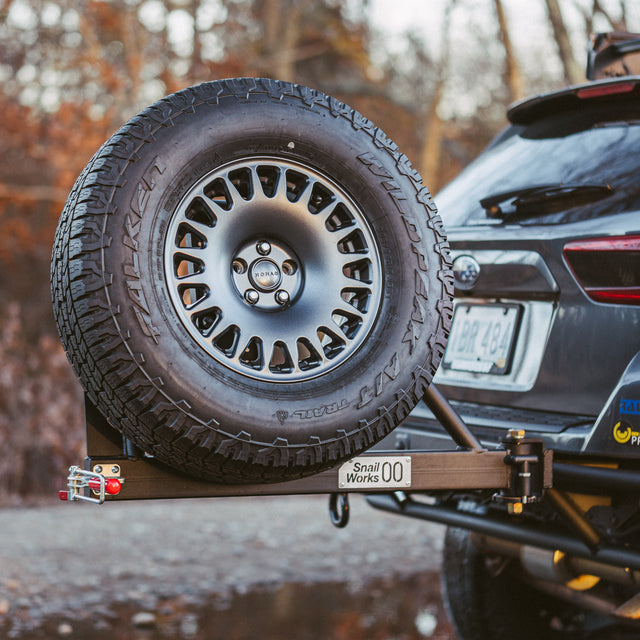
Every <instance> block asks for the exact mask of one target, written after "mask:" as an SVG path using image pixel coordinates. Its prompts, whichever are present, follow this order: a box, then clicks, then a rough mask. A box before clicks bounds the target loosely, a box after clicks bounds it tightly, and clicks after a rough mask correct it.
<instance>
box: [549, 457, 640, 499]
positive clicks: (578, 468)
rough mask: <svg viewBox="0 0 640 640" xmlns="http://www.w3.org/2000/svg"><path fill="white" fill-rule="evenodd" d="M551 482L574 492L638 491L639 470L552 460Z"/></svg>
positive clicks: (639, 488)
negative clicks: (589, 465) (588, 465)
mask: <svg viewBox="0 0 640 640" xmlns="http://www.w3.org/2000/svg"><path fill="white" fill-rule="evenodd" d="M553 484H554V486H556V487H558V488H561V489H564V490H566V491H574V492H576V493H595V494H597V495H609V494H611V493H612V492H617V493H640V472H639V471H629V470H627V469H606V468H604V467H587V466H585V465H582V464H567V463H566V462H556V461H554V463H553Z"/></svg>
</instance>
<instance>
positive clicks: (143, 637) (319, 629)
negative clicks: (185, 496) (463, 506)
mask: <svg viewBox="0 0 640 640" xmlns="http://www.w3.org/2000/svg"><path fill="white" fill-rule="evenodd" d="M15 623H17V624H15ZM34 623H36V624H37V621H29V620H22V621H19V620H15V621H14V624H11V625H9V626H6V625H0V635H1V636H6V637H7V638H16V639H18V640H36V639H42V638H46V639H55V638H66V639H68V640H218V639H219V640H282V638H290V639H291V640H422V639H423V638H432V639H433V640H455V638H456V636H455V633H454V632H453V630H452V628H451V625H450V624H449V622H448V620H447V617H446V614H445V612H444V609H443V605H442V599H441V596H440V576H439V574H438V573H436V572H427V573H421V574H417V575H413V576H409V577H405V578H394V579H379V580H374V581H371V582H367V583H362V584H343V583H321V584H295V583H290V584H285V585H280V586H273V587H269V588H267V587H265V588H260V589H255V590H251V591H248V592H247V593H244V594H239V593H236V594H233V595H231V596H228V597H224V596H219V595H214V596H211V598H210V599H208V601H206V602H197V603H195V602H193V601H189V599H187V598H184V597H179V598H175V599H172V600H163V601H161V602H160V603H159V604H158V606H157V607H156V608H155V609H154V610H152V611H143V610H141V609H140V607H139V606H138V607H134V606H128V605H115V606H113V607H109V608H108V610H107V609H105V610H103V611H102V612H100V613H96V612H95V611H94V612H93V613H92V614H90V615H88V616H87V617H86V618H85V619H68V618H64V619H49V620H46V621H42V622H41V624H38V626H37V628H35V624H34ZM29 628H30V629H31V630H29V631H28V630H27V629H29Z"/></svg>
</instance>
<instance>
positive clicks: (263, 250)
mask: <svg viewBox="0 0 640 640" xmlns="http://www.w3.org/2000/svg"><path fill="white" fill-rule="evenodd" d="M256 251H257V252H258V253H259V254H260V255H261V256H268V255H269V254H270V253H271V245H270V244H269V243H268V242H267V241H266V240H263V241H262V242H258V244H257V245H256Z"/></svg>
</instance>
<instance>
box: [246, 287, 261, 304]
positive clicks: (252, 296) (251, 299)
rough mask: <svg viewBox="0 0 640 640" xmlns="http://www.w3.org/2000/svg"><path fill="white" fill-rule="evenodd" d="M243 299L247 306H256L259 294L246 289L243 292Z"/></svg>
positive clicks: (253, 290)
mask: <svg viewBox="0 0 640 640" xmlns="http://www.w3.org/2000/svg"><path fill="white" fill-rule="evenodd" d="M244 299H245V300H246V301H247V302H248V303H249V304H256V302H258V300H260V294H259V293H258V292H257V291H256V290H255V289H247V290H246V291H245V292H244Z"/></svg>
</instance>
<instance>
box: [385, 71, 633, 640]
mask: <svg viewBox="0 0 640 640" xmlns="http://www.w3.org/2000/svg"><path fill="white" fill-rule="evenodd" d="M508 117H509V121H510V126H509V127H508V128H507V129H506V130H505V131H504V132H503V133H501V134H500V135H499V136H498V137H497V138H496V139H495V140H494V141H493V142H492V143H491V144H490V146H489V147H488V148H487V149H486V150H485V151H484V152H483V153H482V154H481V155H480V156H479V157H478V158H477V159H476V160H475V161H474V162H473V163H472V164H471V165H470V166H469V167H467V168H466V169H465V170H464V171H463V172H462V173H461V175H460V176H458V177H457V178H456V179H455V180H454V181H453V182H451V183H450V184H449V185H448V186H447V187H446V188H445V189H444V190H443V191H442V192H441V193H440V194H438V195H437V197H436V202H437V204H438V207H439V210H440V212H441V215H442V217H443V220H444V222H445V226H446V228H447V232H448V235H449V240H450V244H451V250H452V258H453V269H454V276H455V283H456V301H455V312H454V317H453V323H452V328H451V334H450V338H449V342H448V344H447V349H446V352H445V355H444V358H443V361H442V364H441V367H440V370H439V372H438V374H437V376H436V382H437V383H438V386H439V388H440V391H441V392H442V393H443V395H444V396H446V397H447V398H448V399H449V400H450V402H451V404H452V405H453V407H454V408H455V409H456V410H457V412H458V413H459V414H460V416H461V417H462V418H463V420H464V422H466V424H467V425H468V426H469V427H470V428H471V430H472V431H473V433H474V434H475V436H476V437H477V438H478V439H479V440H480V441H481V442H482V444H483V445H484V446H485V447H487V448H493V447H495V446H496V445H499V443H500V442H501V440H502V439H503V438H504V437H505V432H506V431H508V430H512V431H511V437H521V436H522V435H523V434H522V432H523V431H524V434H526V437H535V438H540V439H542V440H543V441H544V443H545V445H546V446H547V447H548V448H549V449H552V450H553V452H554V453H553V458H554V463H553V473H554V477H553V484H554V490H553V492H550V495H549V496H548V497H547V498H545V500H543V501H542V503H541V504H538V505H532V506H529V507H526V508H525V509H524V510H523V513H522V514H521V515H520V516H519V518H517V523H516V524H513V523H512V521H513V517H511V518H509V517H508V515H507V510H508V508H507V506H505V505H502V504H500V503H496V502H495V501H494V500H492V499H491V496H489V495H488V494H484V493H483V492H482V491H477V492H466V493H464V494H462V493H455V492H449V493H443V494H435V495H433V496H431V497H430V502H429V504H428V505H425V506H424V508H423V512H422V515H421V516H420V515H419V514H418V515H419V517H424V518H426V519H432V520H438V521H440V522H444V523H446V524H448V525H452V524H455V525H457V526H456V527H455V528H454V527H452V526H450V528H449V529H448V531H447V537H446V544H445V555H444V567H443V575H444V581H445V587H446V593H447V598H448V602H449V607H450V610H451V613H452V617H453V619H454V621H455V623H456V626H457V628H458V631H459V633H460V635H461V637H462V638H464V639H465V640H469V639H472V638H491V639H493V640H495V639H497V638H529V637H536V638H542V637H544V638H550V637H571V638H575V637H596V635H597V634H599V633H602V634H605V635H602V637H626V636H625V635H624V634H625V633H627V631H625V630H624V629H623V630H618V631H614V630H613V627H612V626H611V624H613V623H615V624H617V623H618V622H619V621H620V620H623V621H624V622H625V624H627V623H629V622H630V621H631V620H634V619H635V618H637V617H638V616H639V615H640V595H638V591H639V589H638V587H637V586H636V585H637V584H638V582H637V581H638V580H640V575H639V574H638V572H637V569H634V568H633V565H634V564H637V562H638V557H636V555H637V554H638V550H640V512H639V510H638V504H639V498H640V77H639V76H627V77H623V78H616V79H607V80H603V81H597V82H593V83H589V84H585V85H581V86H577V87H571V88H569V89H566V90H562V91H558V92H554V93H551V94H548V95H541V96H537V97H535V98H532V99H530V100H526V101H523V102H521V103H518V104H516V105H515V106H513V107H512V108H511V109H510V110H509V113H508ZM386 444H387V445H389V444H390V445H391V446H394V447H396V448H410V449H433V448H447V447H449V446H450V441H449V436H448V435H446V434H445V432H444V431H443V429H442V427H441V426H440V424H439V423H438V421H437V420H436V419H435V418H434V416H433V414H431V413H430V411H429V410H428V409H427V408H426V407H425V406H422V407H418V409H417V410H415V411H414V413H413V414H412V415H411V416H410V417H409V419H408V420H407V421H405V423H404V424H403V425H402V426H401V427H400V428H399V429H397V430H396V431H395V432H394V433H393V434H392V435H391V436H390V437H389V438H388V439H387V441H386ZM558 500H562V501H564V503H563V513H564V514H565V515H566V514H569V518H568V519H567V518H559V517H558V515H557V513H558V511H557V509H554V508H553V506H554V505H553V504H551V502H557V501H558ZM377 506H382V507H383V508H384V505H377ZM396 506H397V509H396V511H397V512H398V513H403V506H402V502H401V501H396ZM564 507H567V509H564ZM510 509H511V512H512V515H513V510H514V505H511V507H510ZM518 509H519V507H518ZM390 510H392V509H391V508H390ZM411 515H417V512H416V511H414V512H412V514H411ZM487 532H489V533H490V535H489V534H488V533H487ZM569 540H572V541H573V543H575V544H574V546H573V547H572V546H571V544H573V543H571V544H569V542H568V541H569ZM576 545H577V546H576ZM580 545H582V546H581V547H580ZM567 549H575V554H571V553H569V552H567ZM607 554H608V555H607ZM625 554H634V558H631V557H630V556H629V555H625ZM549 596H551V597H549ZM564 603H567V604H564ZM586 611H596V612H597V614H598V615H597V616H594V615H592V614H590V613H586ZM603 613H604V614H608V616H609V617H605V618H603V617H602V615H601V614H603ZM612 621H613V622H612ZM605 629H606V631H605ZM615 633H617V634H618V636H616V635H614V634H615ZM630 633H631V632H630ZM633 633H637V631H633ZM598 637H601V636H599V635H598ZM629 637H636V636H629Z"/></svg>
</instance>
